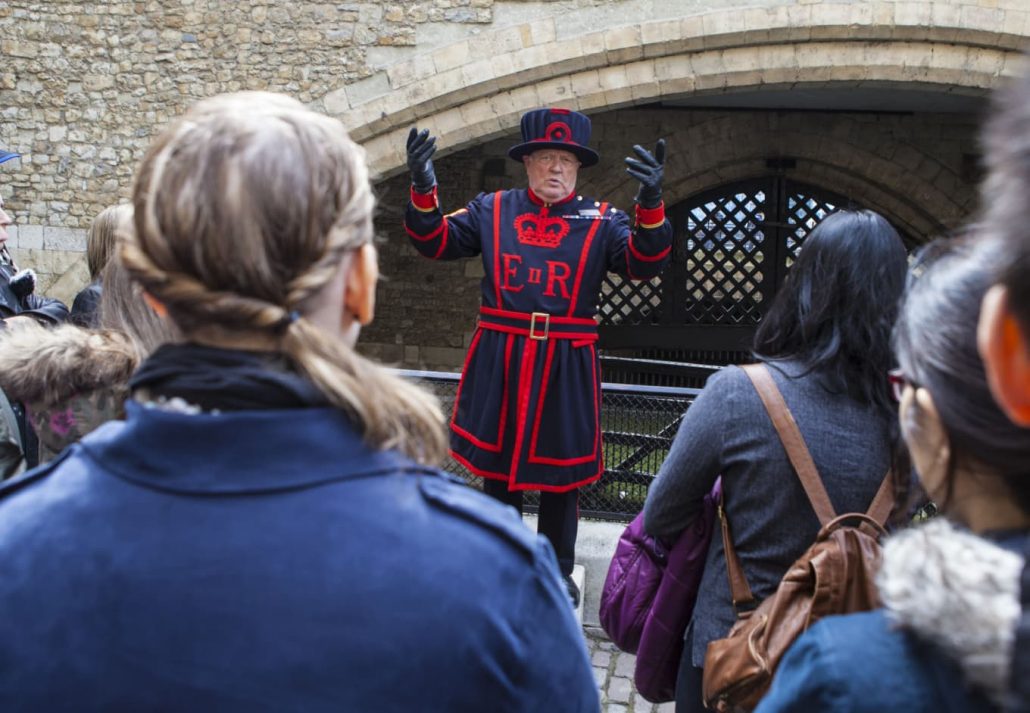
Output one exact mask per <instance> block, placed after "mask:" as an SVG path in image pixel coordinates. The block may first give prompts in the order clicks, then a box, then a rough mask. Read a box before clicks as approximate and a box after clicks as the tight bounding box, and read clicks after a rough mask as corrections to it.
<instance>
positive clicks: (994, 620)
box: [877, 517, 1023, 705]
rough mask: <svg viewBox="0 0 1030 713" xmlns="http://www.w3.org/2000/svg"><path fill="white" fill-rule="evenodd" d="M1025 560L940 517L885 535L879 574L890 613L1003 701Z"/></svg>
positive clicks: (884, 602) (886, 605) (967, 678)
mask: <svg viewBox="0 0 1030 713" xmlns="http://www.w3.org/2000/svg"><path fill="white" fill-rule="evenodd" d="M1022 568H1023V558H1022V557H1021V556H1020V555H1018V554H1015V553H1014V552H1010V551H1008V550H1006V549H1004V548H1002V547H1000V546H998V545H997V544H995V543H993V542H991V541H989V540H987V539H984V538H982V537H978V536H976V535H973V534H971V533H969V532H966V531H963V530H960V529H958V528H956V527H955V526H954V525H952V524H951V523H949V522H948V521H947V520H946V519H944V518H942V517H938V518H934V519H933V520H931V521H930V522H928V523H926V524H925V525H921V526H919V527H914V528H911V529H908V530H905V531H903V532H900V533H898V534H897V535H895V536H893V537H891V538H889V539H888V540H887V541H886V542H885V544H884V548H883V564H882V568H881V570H880V573H879V576H878V578H877V583H878V585H879V589H880V598H881V600H882V601H883V606H884V608H885V609H886V610H887V614H888V616H889V617H890V618H891V620H892V621H894V622H895V623H896V624H898V625H899V626H900V627H902V628H904V629H906V630H908V631H910V632H911V633H912V634H913V635H914V636H916V637H918V638H919V639H921V640H924V641H927V642H929V643H931V644H932V645H934V646H935V647H936V648H937V649H938V650H939V651H941V652H942V653H943V654H944V655H945V656H946V657H948V658H949V659H951V660H953V661H955V662H956V663H957V664H958V666H959V668H960V669H961V670H962V672H963V674H964V675H965V677H966V680H967V681H968V682H969V683H970V684H972V685H973V686H975V687H976V688H978V689H979V690H981V691H983V692H984V693H985V694H986V695H987V696H988V697H989V698H990V699H991V700H992V701H993V702H994V703H996V704H998V705H1002V704H1003V703H1004V702H1005V695H1006V692H1007V690H1008V678H1009V669H1010V667H1011V661H1012V647H1013V641H1014V637H1015V630H1016V622H1017V620H1018V619H1019V614H1020V605H1019V577H1020V573H1021V571H1022Z"/></svg>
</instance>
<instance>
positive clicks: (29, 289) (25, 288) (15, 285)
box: [8, 268, 36, 299]
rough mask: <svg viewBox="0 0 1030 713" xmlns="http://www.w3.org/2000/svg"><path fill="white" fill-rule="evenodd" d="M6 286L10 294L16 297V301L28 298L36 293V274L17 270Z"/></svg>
mask: <svg viewBox="0 0 1030 713" xmlns="http://www.w3.org/2000/svg"><path fill="white" fill-rule="evenodd" d="M8 284H9V285H10V286H11V292H13V293H14V294H15V295H17V296H18V299H22V298H24V297H28V296H29V295H31V294H32V293H33V292H35V291H36V273H35V272H34V271H33V270H30V269H28V268H26V269H24V270H19V271H18V272H16V273H15V274H14V275H13V276H12V277H11V280H10V282H8Z"/></svg>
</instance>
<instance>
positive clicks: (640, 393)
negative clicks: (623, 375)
mask: <svg viewBox="0 0 1030 713" xmlns="http://www.w3.org/2000/svg"><path fill="white" fill-rule="evenodd" d="M712 369H713V370H714V368H712ZM399 373H400V374H401V375H403V376H405V377H407V378H410V379H413V380H416V381H418V382H420V383H422V384H423V385H424V386H426V387H427V388H429V389H431V390H432V391H433V392H434V393H435V394H436V395H437V397H438V398H439V399H440V401H441V402H442V404H443V407H444V412H445V413H447V414H450V413H451V409H452V408H453V407H454V395H455V393H456V392H457V390H458V379H459V375H458V374H452V373H448V372H437V371H400V372H399ZM698 392H699V389H696V388H678V387H662V386H637V385H631V384H609V383H605V384H602V391H601V428H602V431H603V435H602V441H603V445H604V464H605V471H604V474H603V475H602V477H601V478H600V480H598V481H596V482H594V483H591V484H590V485H588V486H586V487H584V488H582V489H581V490H580V501H579V507H580V515H581V516H583V517H588V518H595V519H603V520H621V521H629V520H631V519H633V517H634V516H635V515H636V514H637V513H638V512H640V510H641V508H642V507H643V505H644V499H645V498H646V497H647V489H648V487H650V485H651V481H652V480H654V477H655V476H656V475H657V474H658V469H659V467H660V466H661V464H662V461H663V460H665V456H666V454H668V452H669V448H670V446H671V445H672V439H673V438H674V437H675V435H676V431H677V430H678V429H679V425H680V421H681V420H682V419H683V414H684V413H685V412H686V410H687V408H688V407H689V406H690V404H691V402H692V401H693V400H694V397H695V396H697V394H698ZM444 468H446V469H447V470H449V471H451V472H452V473H456V474H458V475H460V476H461V477H463V478H464V479H466V480H467V481H468V482H469V483H471V484H473V485H475V486H476V487H478V486H479V482H480V479H479V478H477V477H474V476H472V475H471V474H470V473H469V472H468V471H467V470H466V469H465V468H464V467H463V466H462V465H460V464H459V463H456V462H455V461H453V460H450V459H448V460H447V462H446V463H444ZM536 496H537V494H536V493H533V492H529V493H526V500H525V504H526V509H527V510H529V511H533V510H535V508H536V505H537V500H536Z"/></svg>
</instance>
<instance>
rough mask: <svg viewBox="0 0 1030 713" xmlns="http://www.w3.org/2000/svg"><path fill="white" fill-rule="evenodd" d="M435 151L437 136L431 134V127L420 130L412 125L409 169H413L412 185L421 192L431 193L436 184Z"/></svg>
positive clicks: (409, 145) (409, 135)
mask: <svg viewBox="0 0 1030 713" xmlns="http://www.w3.org/2000/svg"><path fill="white" fill-rule="evenodd" d="M434 153H436V137H435V136H430V135H429V129H422V131H419V130H418V128H416V127H414V126H413V127H411V131H410V132H409V133H408V170H409V171H411V185H412V186H413V187H414V188H415V190H416V191H418V192H419V193H431V192H432V191H433V186H435V185H436V174H435V173H434V172H433V161H432V157H433V154H434Z"/></svg>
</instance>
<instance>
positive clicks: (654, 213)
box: [636, 201, 665, 228]
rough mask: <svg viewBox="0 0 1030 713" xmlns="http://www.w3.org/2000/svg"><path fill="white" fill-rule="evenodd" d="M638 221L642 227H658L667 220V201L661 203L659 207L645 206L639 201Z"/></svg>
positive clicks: (637, 209)
mask: <svg viewBox="0 0 1030 713" xmlns="http://www.w3.org/2000/svg"><path fill="white" fill-rule="evenodd" d="M636 221H637V225H639V226H640V227H642V228H657V227H658V226H659V225H661V224H662V223H664V222H665V202H664V201H663V202H661V203H659V204H658V207H657V208H643V207H641V206H640V204H639V203H638V204H637V208H636Z"/></svg>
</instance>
